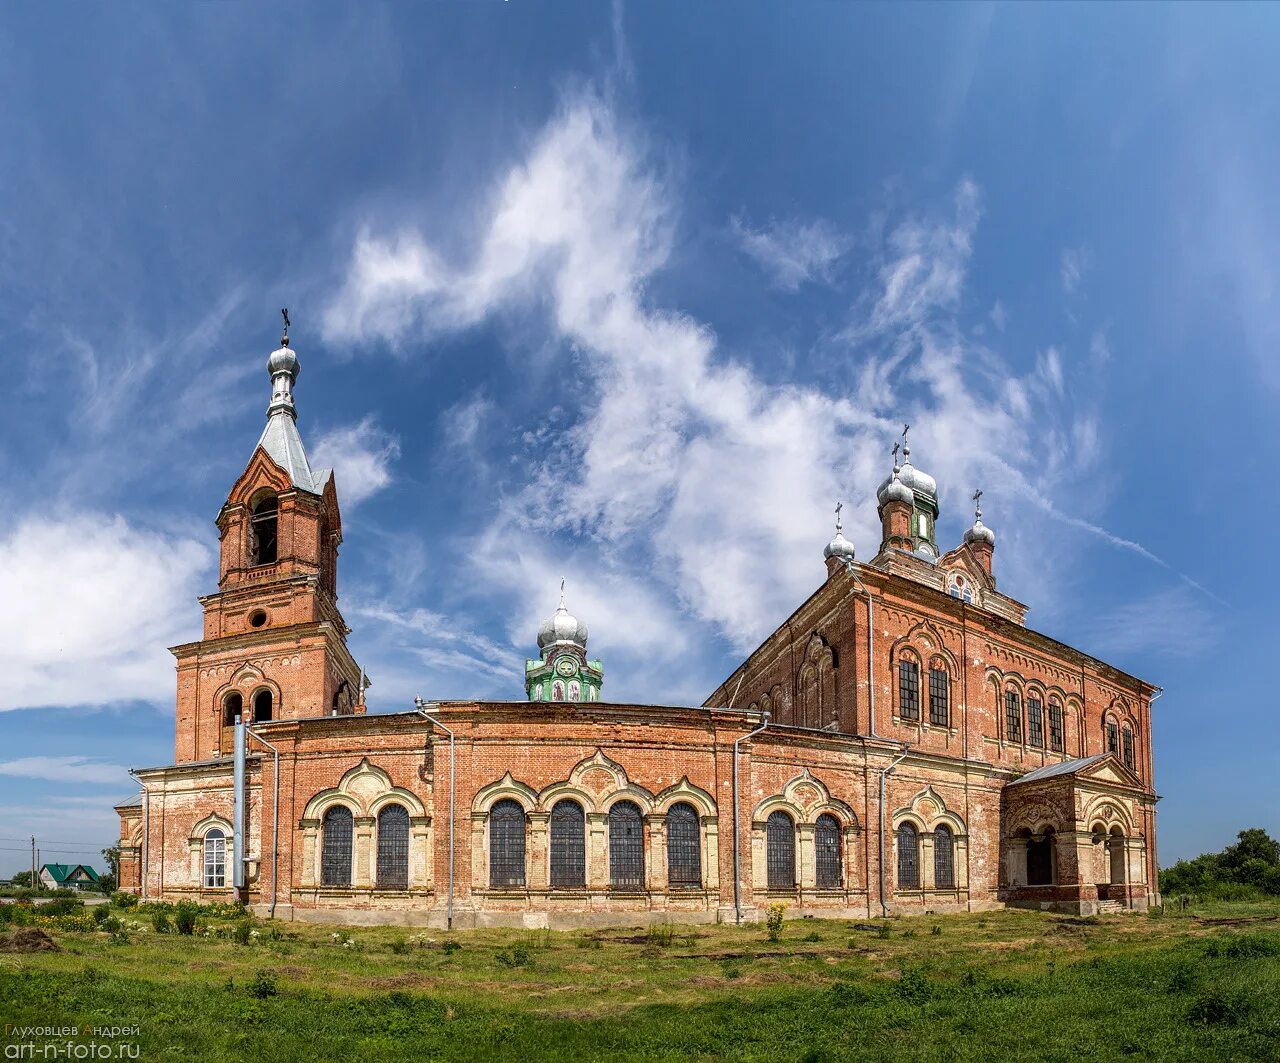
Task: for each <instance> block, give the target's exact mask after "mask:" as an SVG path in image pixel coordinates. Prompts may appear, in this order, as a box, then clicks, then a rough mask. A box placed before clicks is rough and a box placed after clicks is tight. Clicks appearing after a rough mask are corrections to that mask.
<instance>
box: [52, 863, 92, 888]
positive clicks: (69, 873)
mask: <svg viewBox="0 0 1280 1063" xmlns="http://www.w3.org/2000/svg"><path fill="white" fill-rule="evenodd" d="M40 884H41V885H42V886H44V887H45V888H46V889H51V890H67V889H70V890H92V889H97V888H98V873H97V872H96V871H95V870H94V869H93V868H91V867H90V866H89V865H88V864H45V865H44V866H43V867H42V868H40Z"/></svg>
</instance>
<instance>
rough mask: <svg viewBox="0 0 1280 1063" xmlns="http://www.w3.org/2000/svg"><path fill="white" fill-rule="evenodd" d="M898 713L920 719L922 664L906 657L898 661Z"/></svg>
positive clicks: (903, 717)
mask: <svg viewBox="0 0 1280 1063" xmlns="http://www.w3.org/2000/svg"><path fill="white" fill-rule="evenodd" d="M898 715H899V716H900V717H902V719H904V720H918V719H920V665H918V664H917V663H916V662H915V661H913V660H910V659H908V658H906V657H904V658H903V659H902V660H900V661H899V662H898Z"/></svg>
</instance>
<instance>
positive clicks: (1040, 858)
mask: <svg viewBox="0 0 1280 1063" xmlns="http://www.w3.org/2000/svg"><path fill="white" fill-rule="evenodd" d="M1053 842H1054V833H1053V828H1052V827H1046V828H1045V832H1044V834H1043V835H1041V836H1040V837H1038V838H1037V837H1034V836H1032V837H1029V838H1028V839H1027V885H1028V886H1052V885H1053Z"/></svg>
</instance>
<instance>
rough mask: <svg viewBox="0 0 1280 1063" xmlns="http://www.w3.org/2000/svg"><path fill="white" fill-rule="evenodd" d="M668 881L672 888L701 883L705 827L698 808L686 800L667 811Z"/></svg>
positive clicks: (683, 887)
mask: <svg viewBox="0 0 1280 1063" xmlns="http://www.w3.org/2000/svg"><path fill="white" fill-rule="evenodd" d="M667 885H669V886H671V887H672V888H673V889H700V888H701V887H702V831H701V829H700V828H699V825H698V811H697V809H695V808H694V807H693V805H690V804H687V803H686V802H684V801H681V802H680V803H679V804H678V805H672V806H671V808H670V809H669V810H668V811H667Z"/></svg>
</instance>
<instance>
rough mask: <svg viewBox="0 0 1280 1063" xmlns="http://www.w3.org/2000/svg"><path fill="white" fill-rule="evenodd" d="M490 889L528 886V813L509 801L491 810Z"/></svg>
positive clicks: (500, 803)
mask: <svg viewBox="0 0 1280 1063" xmlns="http://www.w3.org/2000/svg"><path fill="white" fill-rule="evenodd" d="M489 885H490V886H493V887H496V888H498V889H502V888H503V887H506V886H523V885H524V809H523V808H521V807H520V803H519V802H518V801H513V800H512V799H511V798H509V797H504V798H503V799H502V800H501V801H499V802H498V803H497V804H495V805H494V806H493V807H492V808H491V809H489Z"/></svg>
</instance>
